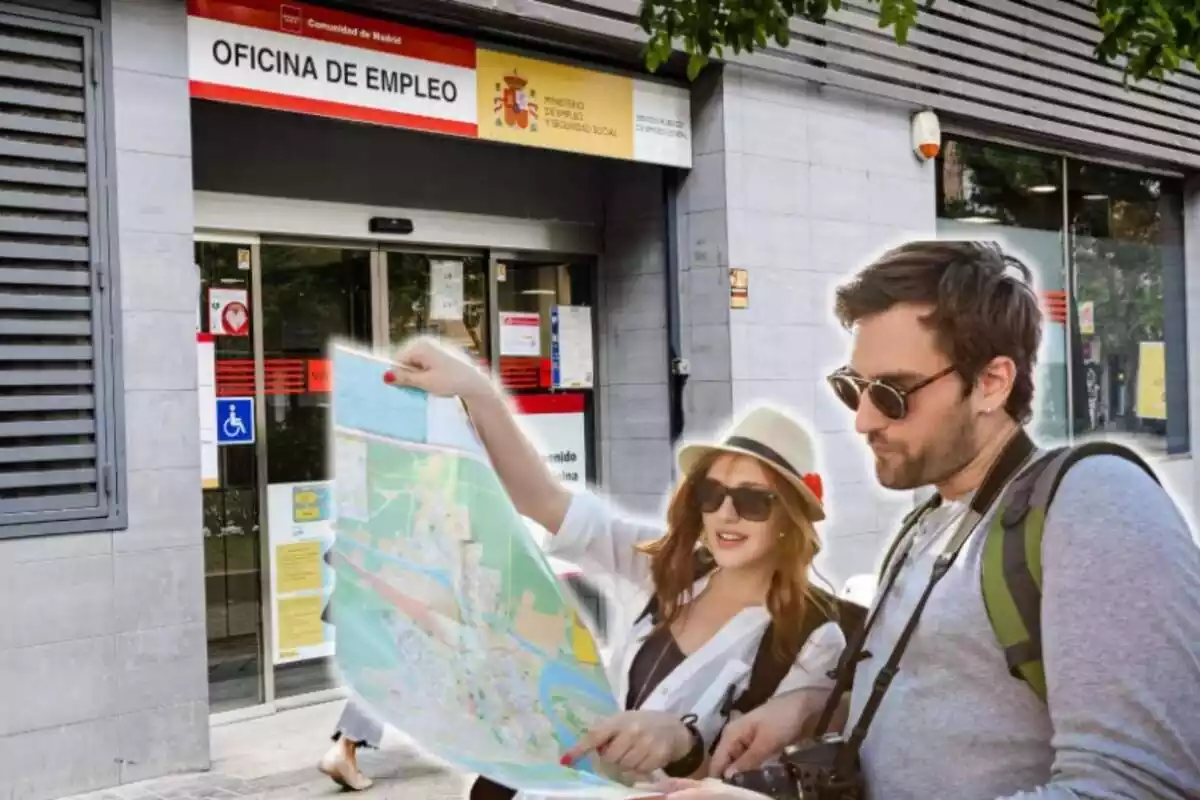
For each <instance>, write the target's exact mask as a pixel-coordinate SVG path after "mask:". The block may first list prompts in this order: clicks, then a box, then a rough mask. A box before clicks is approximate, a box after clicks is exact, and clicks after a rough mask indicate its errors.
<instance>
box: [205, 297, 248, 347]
mask: <svg viewBox="0 0 1200 800" xmlns="http://www.w3.org/2000/svg"><path fill="white" fill-rule="evenodd" d="M208 332H209V333H211V334H212V335H213V336H249V335H250V300H249V292H247V291H246V290H245V289H220V288H215V287H214V288H212V289H209V290H208Z"/></svg>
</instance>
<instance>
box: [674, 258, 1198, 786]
mask: <svg viewBox="0 0 1200 800" xmlns="http://www.w3.org/2000/svg"><path fill="white" fill-rule="evenodd" d="M1014 272H1020V273H1022V274H1021V275H1016V274H1014ZM837 315H838V317H839V319H840V321H841V322H842V323H843V324H844V325H845V326H846V327H847V328H849V329H851V330H852V331H853V335H854V345H853V351H852V354H851V358H850V362H849V364H848V365H847V366H846V367H845V368H843V369H842V370H839V371H838V372H836V373H835V374H834V375H833V376H831V377H830V384H831V386H832V388H833V389H834V391H835V392H837V394H838V396H839V398H841V399H842V400H843V401H844V402H845V403H846V405H847V406H849V407H850V408H851V409H853V412H854V414H855V426H856V430H857V431H858V433H860V434H861V435H862V436H863V438H864V439H865V440H866V443H867V445H868V446H869V447H870V448H871V451H872V454H873V455H874V463H875V472H876V475H877V477H878V479H879V482H880V483H881V484H882V485H883V486H886V487H887V488H889V489H899V490H912V489H917V488H919V487H926V486H932V487H935V488H936V490H937V492H938V494H939V495H940V496H941V498H942V503H941V505H940V506H939V507H937V508H935V509H933V510H932V511H930V512H928V513H926V514H925V515H924V516H923V517H922V518H921V519H920V521H919V523H917V524H916V525H915V526H914V527H913V528H912V529H911V530H910V531H909V535H907V536H905V537H904V539H905V541H901V542H900V543H899V544H900V546H899V547H898V548H897V549H896V551H895V552H896V555H895V556H894V557H893V561H892V562H891V563H892V564H893V565H898V569H897V572H896V577H895V580H894V583H893V584H892V586H891V588H890V590H888V591H886V592H884V591H881V592H880V595H879V596H878V597H877V598H876V600H875V603H876V605H877V606H878V607H879V613H878V618H877V620H876V621H875V623H874V625H873V626H872V627H871V629H870V633H869V636H868V638H867V640H866V642H865V647H864V653H865V654H867V655H866V657H865V658H864V659H863V660H862V661H861V662H860V663H859V664H858V665H857V669H856V672H855V678H854V683H853V688H852V692H851V698H850V702H849V703H848V707H847V708H845V712H847V713H848V720H849V724H848V725H846V726H845V728H844V730H845V731H846V732H847V733H848V732H849V731H850V730H852V728H853V726H854V723H855V722H856V721H857V720H858V718H859V716H860V715H861V714H862V712H863V707H864V705H865V704H866V703H867V699H868V697H869V696H870V695H871V693H872V689H873V687H874V684H875V682H876V678H877V676H878V675H879V673H880V669H881V667H883V665H884V663H885V662H886V661H887V660H888V658H889V656H890V655H891V653H892V652H893V648H894V647H895V646H896V643H897V641H898V640H899V639H900V636H901V632H902V630H903V629H904V628H905V626H906V624H907V623H908V621H909V619H910V618H911V617H912V615H913V612H914V609H915V607H916V606H917V603H918V599H919V598H920V596H921V595H922V594H923V593H924V591H925V589H926V587H927V586H928V585H929V583H930V578H931V574H932V572H933V566H934V562H935V561H936V559H937V558H938V557H939V556H940V555H941V554H942V553H943V552H944V551H945V550H946V549H947V545H948V543H950V542H951V540H953V539H954V538H955V532H956V529H957V527H958V523H959V521H960V520H961V519H963V518H964V516H965V515H966V514H967V512H968V509H969V507H970V505H971V502H972V500H973V499H974V498H975V495H976V492H977V490H979V489H980V487H981V485H983V484H984V482H985V480H986V479H987V477H988V475H989V470H990V469H991V468H992V467H993V466H994V465H995V464H997V462H998V460H1001V459H1000V456H1001V454H1002V453H1005V452H1006V449H1011V448H1010V447H1009V446H1010V444H1014V443H1016V442H1018V440H1019V439H1021V437H1022V436H1023V431H1022V426H1023V424H1024V423H1025V422H1026V421H1027V420H1028V418H1029V416H1030V412H1031V407H1032V400H1033V394H1034V385H1033V368H1034V360H1035V356H1036V353H1037V349H1038V345H1039V342H1040V338H1041V315H1040V313H1039V310H1038V306H1037V299H1036V297H1035V295H1034V293H1033V291H1032V290H1031V288H1030V287H1029V284H1028V271H1027V270H1026V269H1025V268H1024V267H1023V266H1021V265H1020V264H1019V263H1018V262H1016V261H1015V260H1013V259H1011V258H1009V257H1007V256H1006V255H1004V254H1003V253H1002V252H1001V251H1000V249H999V248H997V247H995V246H990V245H984V244H980V243H973V242H950V241H945V242H941V241H928V242H924V241H922V242H913V243H910V244H907V245H904V246H902V247H899V248H897V249H894V250H892V251H890V252H888V253H886V254H885V255H884V256H882V257H881V258H880V259H879V260H878V261H876V262H875V263H873V264H871V265H870V266H868V267H866V268H865V269H864V270H862V271H861V272H860V273H859V274H858V275H857V276H856V277H855V278H854V279H853V280H851V281H850V282H849V283H848V284H846V285H844V286H842V287H841V288H840V290H839V291H838V294H837ZM1006 458H1007V456H1006ZM1032 458H1033V459H1036V458H1037V455H1034V456H1033V457H1032ZM1025 463H1026V464H1029V463H1031V461H1027V462H1025ZM980 495H981V496H980V498H979V500H980V503H982V502H983V497H982V493H980ZM994 511H995V505H994V504H993V505H992V506H991V512H994ZM983 514H984V516H983V519H982V520H981V522H980V524H978V525H977V526H976V527H975V528H974V529H973V530H974V532H973V533H972V534H971V535H970V537H969V538H967V539H966V540H965V544H964V545H963V546H962V548H961V550H959V552H958V555H957V558H956V559H955V560H954V561H953V563H952V565H951V566H950V568H949V571H948V572H947V573H946V574H945V575H944V577H943V578H942V579H941V581H940V582H939V583H937V584H936V586H935V587H934V588H933V590H932V592H931V593H930V595H929V598H928V601H927V603H926V605H925V607H924V611H923V613H922V615H921V616H920V618H919V622H918V624H917V626H916V628H915V632H914V634H913V635H912V637H911V639H910V641H909V643H908V646H907V649H906V650H905V651H904V654H903V658H902V660H901V662H900V664H899V668H898V671H897V672H896V673H895V675H894V678H893V679H892V681H891V683H890V686H889V688H888V689H887V691H886V694H885V695H884V696H883V699H882V701H881V702H880V704H879V706H878V709H877V713H876V714H875V716H874V719H873V721H872V723H871V725H870V728H869V732H868V734H867V736H866V738H865V741H864V743H863V747H862V750H861V759H862V772H863V777H864V779H865V784H866V792H867V794H868V795H869V796H870V797H871V798H872V799H873V800H917V798H920V800H939V798H945V800H996V799H997V798H1005V800H1035V798H1036V800H1082V799H1083V798H1087V799H1088V800H1116V799H1117V798H1123V799H1125V800H1130V799H1131V798H1132V799H1134V800H1185V799H1186V798H1197V797H1200V548H1198V547H1197V545H1196V542H1195V541H1194V540H1193V538H1192V535H1191V533H1190V531H1189V528H1188V525H1187V523H1186V522H1185V521H1184V519H1183V518H1182V517H1181V516H1180V514H1179V512H1178V511H1177V509H1176V507H1175V505H1174V504H1173V503H1172V501H1171V499H1170V498H1169V497H1168V496H1167V494H1166V493H1165V491H1164V490H1163V489H1162V488H1161V487H1160V486H1159V485H1158V484H1157V483H1155V481H1154V480H1153V479H1152V478H1151V477H1150V476H1148V475H1147V474H1146V473H1145V472H1144V471H1143V470H1142V469H1141V468H1140V467H1139V466H1137V465H1136V464H1134V463H1132V462H1131V461H1128V460H1125V459H1123V458H1121V457H1119V456H1114V455H1107V454H1098V455H1091V456H1088V457H1086V458H1083V459H1082V460H1080V461H1078V462H1077V463H1076V464H1075V465H1074V466H1072V467H1071V468H1070V470H1069V471H1068V472H1067V473H1066V475H1065V478H1064V479H1063V480H1062V482H1061V484H1060V485H1059V487H1058V491H1057V493H1056V494H1055V495H1054V499H1053V501H1052V502H1051V504H1050V506H1049V512H1048V514H1047V516H1046V518H1045V525H1044V529H1043V533H1042V547H1041V559H1042V575H1043V582H1042V586H1041V593H1042V604H1041V613H1040V621H1041V642H1042V663H1043V665H1044V674H1045V689H1046V699H1045V700H1044V701H1043V700H1042V699H1041V698H1040V697H1038V696H1037V694H1036V693H1035V692H1034V691H1033V690H1032V689H1031V685H1030V684H1027V683H1025V682H1022V681H1021V680H1018V679H1017V678H1016V677H1014V676H1013V674H1010V672H1009V669H1008V665H1007V663H1006V657H1005V651H1004V650H1003V649H1002V648H1001V647H1000V645H999V644H998V642H997V637H996V633H995V631H994V629H993V627H992V625H991V623H990V622H989V617H988V614H987V610H986V608H985V604H984V599H983V594H982V589H981V569H982V563H983V560H982V554H983V542H984V539H985V536H984V534H985V533H986V532H987V530H988V526H989V523H990V521H991V520H990V516H991V513H989V512H988V511H984V512H983ZM909 544H911V547H908V545H909ZM1035 557H1036V556H1035ZM885 585H886V582H885ZM795 702H796V700H795V699H793V698H788V697H787V696H783V697H780V698H777V699H776V700H774V701H772V702H771V703H768V704H767V705H766V706H763V707H761V708H760V709H758V710H757V711H755V712H753V713H751V714H749V715H747V716H745V717H742V718H741V719H738V720H736V721H734V722H733V723H731V724H730V725H729V726H728V727H727V728H726V730H725V733H724V735H723V737H722V739H721V744H720V746H719V749H718V752H717V753H716V754H715V756H714V758H713V768H714V770H715V771H716V772H717V774H728V773H729V772H736V771H740V770H742V769H746V768H750V767H754V766H757V765H759V764H761V763H762V762H763V761H764V760H765V759H767V758H770V757H773V756H775V755H777V754H778V753H779V752H780V751H781V750H782V749H783V747H784V746H786V745H788V744H790V743H792V742H793V741H794V740H795V739H796V738H797V737H798V736H799V735H800V732H801V727H802V725H803V724H804V723H805V722H806V720H802V719H799V718H798V717H797V715H796V712H795V711H794V710H793V708H794V707H795V706H794V704H795ZM676 788H677V791H676V792H675V793H673V794H671V795H669V796H670V797H671V800H687V798H697V799H699V798H720V797H739V798H740V797H746V796H748V795H746V794H743V793H742V792H740V791H739V790H731V789H726V788H724V787H720V786H713V785H711V784H706V785H705V786H699V785H694V786H691V787H684V786H677V787H676Z"/></svg>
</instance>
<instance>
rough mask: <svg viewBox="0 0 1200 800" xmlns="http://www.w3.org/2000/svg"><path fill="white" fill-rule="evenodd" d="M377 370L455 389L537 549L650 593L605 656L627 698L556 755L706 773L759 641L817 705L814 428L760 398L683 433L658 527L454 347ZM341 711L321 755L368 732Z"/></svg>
mask: <svg viewBox="0 0 1200 800" xmlns="http://www.w3.org/2000/svg"><path fill="white" fill-rule="evenodd" d="M387 378H388V380H390V381H391V382H393V383H394V384H395V385H397V386H412V387H416V388H419V389H422V390H425V391H427V392H430V393H431V394H435V395H439V396H455V395H457V396H458V397H460V398H462V400H463V401H464V403H465V404H466V407H467V410H468V412H469V414H470V417H471V420H472V422H473V424H474V426H475V429H476V431H477V433H478V434H479V438H480V439H481V441H482V442H483V445H484V447H485V448H486V449H487V452H488V455H489V457H490V458H491V461H492V464H493V466H494V468H495V469H496V472H497V474H498V476H499V478H500V480H501V482H502V483H503V484H504V487H505V489H507V491H508V493H509V495H510V496H511V498H512V501H513V504H514V505H515V506H516V508H517V511H519V512H520V513H521V514H522V515H524V516H526V517H528V518H530V519H532V520H533V521H535V522H537V523H538V524H539V525H541V526H542V527H543V528H545V529H546V530H547V531H548V532H549V533H550V534H552V535H551V537H550V539H549V541H548V542H547V546H546V550H547V552H548V553H549V554H551V555H554V556H555V557H557V558H560V559H563V560H565V561H570V562H573V563H575V564H577V565H578V566H579V567H581V568H582V569H583V571H584V573H585V574H587V575H589V576H593V577H600V576H608V577H614V578H617V579H620V582H621V583H622V584H625V585H629V586H631V587H633V588H634V589H635V590H636V591H638V592H640V601H639V602H640V603H641V604H642V605H645V604H646V603H647V601H648V600H652V601H653V602H652V604H651V606H652V608H648V610H649V611H650V612H651V613H648V614H643V615H641V616H640V617H639V618H638V619H637V620H636V621H635V622H634V624H633V625H632V628H631V630H629V631H628V633H627V635H625V636H624V637H620V636H617V637H614V638H615V641H614V648H613V657H612V659H611V662H610V664H609V665H608V671H609V677H610V681H611V683H612V684H613V686H614V687H616V688H617V698H618V702H620V703H621V704H622V705H623V706H624V707H625V709H626V710H625V711H624V712H622V713H619V714H617V715H615V716H614V717H612V718H610V719H608V720H605V721H603V722H602V723H600V724H599V725H597V726H595V727H594V728H593V729H592V730H590V731H588V732H587V734H586V735H585V736H583V737H582V739H581V740H580V742H579V743H578V744H577V745H576V746H575V747H574V748H573V749H572V750H571V751H569V752H567V753H566V754H564V756H563V763H564V764H568V763H572V762H574V761H576V760H578V759H582V758H586V757H588V756H589V755H592V756H595V757H597V758H599V759H600V760H602V761H603V762H605V763H606V764H607V765H611V766H612V767H615V768H616V769H618V770H620V771H622V772H624V773H627V774H634V775H638V776H646V777H654V776H658V775H663V774H665V775H667V776H679V777H685V776H692V775H700V774H703V773H704V772H705V770H706V766H707V759H708V754H709V753H710V752H711V749H712V748H713V746H714V745H715V743H716V740H717V737H718V736H719V735H720V732H721V730H722V728H723V727H724V725H725V723H726V722H727V721H728V719H729V716H730V714H731V713H732V711H731V710H732V709H733V708H734V707H736V708H737V709H738V710H740V711H742V712H744V711H747V710H749V709H748V708H745V707H743V706H744V704H740V703H738V702H737V701H739V700H740V699H742V697H743V694H744V693H745V692H746V690H747V688H748V687H749V685H750V676H751V673H752V671H753V666H754V664H755V660H756V657H757V656H758V653H759V648H760V644H767V645H769V647H770V651H769V652H770V654H771V657H772V658H774V659H775V660H777V661H781V663H782V666H783V669H782V670H779V671H778V672H779V675H782V677H781V678H779V677H778V676H777V677H776V679H775V683H776V685H775V687H774V692H775V693H779V692H785V691H793V690H802V689H811V690H812V691H811V692H810V694H811V695H812V698H813V699H812V708H811V710H810V713H811V714H812V715H814V716H815V715H816V714H817V713H819V711H820V707H821V703H822V702H823V700H824V697H825V695H826V694H827V693H828V690H829V688H830V686H831V680H830V679H829V677H828V676H827V673H828V672H829V671H830V670H831V669H832V668H833V667H834V666H835V664H836V662H837V658H838V656H839V655H840V653H841V651H842V649H843V647H844V646H845V637H844V635H843V633H842V631H841V629H840V628H839V626H838V624H837V622H836V621H835V620H834V616H835V614H836V612H835V610H834V604H833V602H832V601H831V600H830V598H829V596H828V595H825V594H824V593H822V592H820V591H819V590H816V589H815V588H814V587H812V586H811V585H810V583H809V572H810V568H811V566H812V560H813V557H814V556H815V555H816V553H817V550H818V549H819V546H820V545H819V541H818V538H817V534H816V530H815V528H814V523H815V522H817V521H819V520H821V519H823V518H824V516H825V512H824V508H823V506H822V500H821V484H820V478H819V477H818V476H817V474H816V472H815V469H814V463H813V462H814V457H813V447H812V443H811V440H810V437H809V436H808V434H807V433H806V432H805V430H804V429H803V428H802V427H801V426H800V425H799V424H798V423H797V422H795V421H794V420H792V419H790V418H789V417H787V416H786V415H784V414H782V413H780V412H779V411H776V410H774V409H772V408H769V407H758V408H755V409H753V410H751V411H750V412H749V413H747V414H746V415H744V416H743V417H741V418H740V419H739V420H738V421H737V422H736V424H734V425H733V426H732V428H731V429H730V430H729V432H728V433H727V435H726V436H724V437H722V439H721V440H720V441H718V442H714V443H709V444H690V445H688V446H685V447H684V448H682V449H681V450H680V452H679V455H678V460H679V466H680V469H681V472H682V473H683V475H684V478H683V480H682V482H681V483H680V485H679V486H678V487H677V488H676V490H675V492H674V495H673V497H672V499H671V502H670V506H669V509H668V513H667V520H666V526H665V528H664V527H663V526H662V525H656V524H652V523H645V522H640V521H636V520H633V519H629V518H627V517H625V516H623V515H620V514H618V513H616V512H615V511H614V510H613V509H612V508H611V507H610V506H608V505H607V504H606V503H604V502H603V501H602V500H600V499H599V498H598V497H596V496H595V495H593V494H591V493H589V492H577V493H572V492H571V491H569V490H568V489H567V488H566V487H564V486H563V485H561V484H560V483H559V482H558V481H557V480H555V479H554V477H553V476H552V475H551V473H550V471H549V469H548V467H547V466H546V464H545V463H544V462H543V460H542V459H541V457H540V456H539V455H538V453H537V451H536V450H535V448H534V446H533V444H532V443H531V442H530V441H529V440H528V439H527V438H526V436H525V435H524V433H523V432H522V430H521V428H520V426H519V424H518V422H517V420H516V418H515V416H514V414H513V412H512V411H511V409H510V408H509V406H508V403H507V402H506V400H505V398H504V394H503V392H502V391H501V390H499V389H498V388H497V387H496V386H495V385H494V383H493V382H492V381H491V379H490V378H489V377H488V376H487V375H485V374H484V373H483V372H482V371H481V370H479V369H478V368H477V367H476V366H475V365H474V364H472V363H470V362H469V361H468V360H467V359H466V358H465V357H463V356H461V355H460V354H458V353H457V352H455V351H452V350H450V349H448V348H446V347H445V346H443V345H441V344H439V343H437V342H435V341H433V340H431V339H427V338H420V339H416V340H413V341H411V342H409V343H408V344H407V345H406V346H405V347H404V348H403V349H402V350H401V352H400V353H399V355H398V357H397V360H396V368H395V369H394V370H393V371H392V372H390V373H389V374H388V376H387ZM620 599H621V600H627V599H628V598H620ZM814 620H815V622H814ZM806 623H807V624H806ZM764 637H769V639H768V640H767V641H766V642H764ZM769 696H770V694H769V693H768V694H767V695H766V696H764V697H762V698H761V700H759V701H758V702H762V701H763V700H766V699H767V697H769ZM346 713H347V717H346V718H344V720H343V724H342V725H341V726H340V732H342V733H344V734H346V735H345V736H344V737H342V739H341V741H339V742H338V744H337V745H335V750H334V751H331V754H332V753H335V751H337V752H339V753H340V755H331V756H327V760H328V761H332V760H335V759H341V760H343V761H344V760H345V759H346V758H349V759H351V762H350V763H351V764H352V763H353V762H352V759H353V753H354V749H355V747H356V746H358V745H359V744H360V743H363V742H364V738H366V739H368V740H367V741H365V743H366V744H367V745H374V744H375V742H374V741H370V740H369V739H370V737H362V734H361V733H359V734H355V733H352V732H351V731H350V728H351V727H355V728H357V730H359V731H361V730H362V728H361V725H360V723H361V720H362V712H361V710H360V709H358V708H356V707H355V706H353V705H351V706H348V708H347V712H346ZM371 736H374V733H371ZM352 737H353V738H352ZM339 748H340V750H339ZM323 766H326V765H325V764H324V762H323ZM326 771H327V772H328V770H326ZM355 772H357V767H355ZM336 779H337V778H336V777H335V780H336ZM514 795H515V793H514V792H513V791H511V790H509V789H507V788H505V787H500V786H498V785H496V784H494V783H492V782H490V781H488V780H486V779H483V778H480V779H479V780H477V781H476V783H475V784H474V786H473V787H472V789H471V798H472V799H473V800H485V799H488V800H490V798H511V797H513V796H514Z"/></svg>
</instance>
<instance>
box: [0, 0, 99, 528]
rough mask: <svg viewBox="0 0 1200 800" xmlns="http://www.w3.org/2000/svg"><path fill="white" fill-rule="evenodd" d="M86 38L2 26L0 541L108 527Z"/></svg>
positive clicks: (88, 30)
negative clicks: (21, 536) (30, 535)
mask: <svg viewBox="0 0 1200 800" xmlns="http://www.w3.org/2000/svg"><path fill="white" fill-rule="evenodd" d="M95 36H96V33H95V31H94V29H93V28H92V27H90V26H84V25H81V26H78V27H76V26H73V25H68V24H62V23H58V22H50V21H42V20H37V19H27V18H24V17H18V16H11V15H6V14H0V537H4V536H14V535H29V534H32V533H53V532H61V531H67V530H88V529H91V530H95V529H98V528H106V527H113V526H111V525H108V526H106V525H104V524H103V523H102V522H98V521H97V518H106V517H107V518H110V519H111V518H113V517H114V513H113V510H114V507H115V506H116V505H117V504H116V503H115V502H113V493H114V489H115V487H114V485H113V484H114V476H113V472H112V462H113V458H114V450H113V445H114V442H113V439H114V438H115V435H114V431H115V430H117V428H116V427H115V426H114V419H113V416H112V415H113V403H112V402H111V398H110V397H109V394H108V392H109V391H110V386H109V384H110V382H111V381H110V378H111V375H110V372H109V370H110V362H111V360H112V353H111V350H110V347H111V340H110V337H109V336H108V334H107V331H108V330H109V329H110V321H109V320H110V314H109V313H107V308H106V302H107V298H106V293H107V288H108V287H107V286H106V285H105V281H104V278H105V272H104V269H103V267H104V264H103V259H102V249H101V246H100V245H101V243H102V242H104V241H105V240H106V237H104V236H101V235H100V234H99V232H98V231H99V229H100V227H101V225H102V224H104V222H105V220H106V218H107V214H106V213H103V209H104V208H105V201H104V197H103V192H102V191H101V188H100V180H99V177H100V175H102V174H103V173H102V171H101V169H100V165H99V163H98V162H99V160H100V158H101V157H102V155H103V147H102V146H100V141H101V139H100V133H101V130H102V127H101V119H102V116H103V115H102V114H100V113H98V112H97V109H96V97H97V93H96V91H95V85H94V83H93V81H94V80H95V79H96V77H97V76H95V75H94V74H93V69H94V66H95V61H94V59H93V57H94V53H93V47H94V44H95V38H94V37H95Z"/></svg>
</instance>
